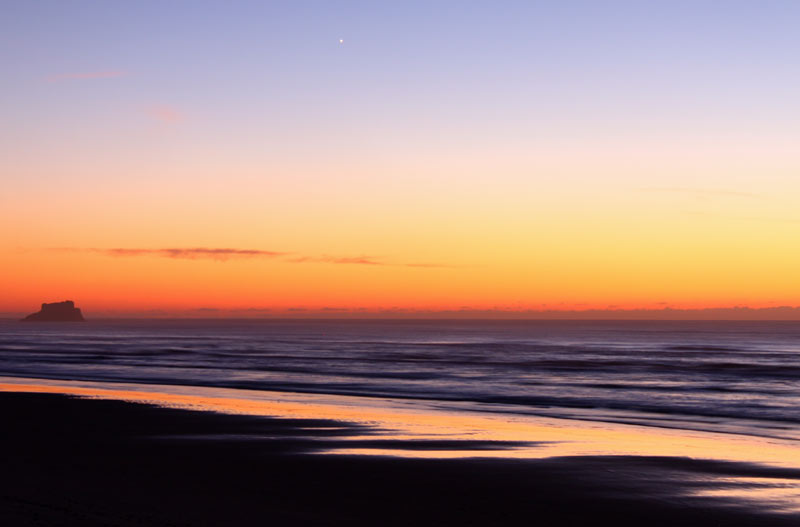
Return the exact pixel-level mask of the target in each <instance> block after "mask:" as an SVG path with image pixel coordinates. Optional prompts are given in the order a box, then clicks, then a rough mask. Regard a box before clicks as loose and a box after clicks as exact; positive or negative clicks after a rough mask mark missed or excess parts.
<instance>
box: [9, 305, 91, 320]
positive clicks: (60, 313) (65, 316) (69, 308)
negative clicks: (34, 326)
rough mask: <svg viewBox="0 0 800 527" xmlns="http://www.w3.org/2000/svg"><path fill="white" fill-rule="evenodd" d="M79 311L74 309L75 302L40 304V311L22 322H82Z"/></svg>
mask: <svg viewBox="0 0 800 527" xmlns="http://www.w3.org/2000/svg"><path fill="white" fill-rule="evenodd" d="M83 321H84V318H83V315H82V314H81V310H80V309H79V308H77V307H75V302H73V301H72V300H65V301H64V302H53V303H52V304H42V309H41V310H40V311H38V312H37V313H32V314H30V315H28V316H27V317H25V318H23V319H22V322H83Z"/></svg>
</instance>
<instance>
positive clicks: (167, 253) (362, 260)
mask: <svg viewBox="0 0 800 527" xmlns="http://www.w3.org/2000/svg"><path fill="white" fill-rule="evenodd" d="M48 250H49V251H54V252H64V253H95V254H102V255H105V256H113V257H119V258H125V257H138V256H154V257H160V258H171V259H175V260H216V261H219V262H224V261H227V260H232V259H247V258H271V259H277V260H279V261H281V262H285V263H296V264H303V263H323V264H336V265H368V266H380V267H410V268H420V269H436V268H442V269H445V268H453V267H455V266H451V265H444V264H437V263H425V262H422V263H388V262H383V261H381V260H379V259H377V258H375V257H372V256H366V255H360V256H330V255H322V256H292V254H293V253H290V252H284V251H267V250H262V249H234V248H230V247H222V248H219V247H168V248H161V249H146V248H128V247H112V248H107V249H101V248H94V247H87V248H82V247H53V248H50V249H48Z"/></svg>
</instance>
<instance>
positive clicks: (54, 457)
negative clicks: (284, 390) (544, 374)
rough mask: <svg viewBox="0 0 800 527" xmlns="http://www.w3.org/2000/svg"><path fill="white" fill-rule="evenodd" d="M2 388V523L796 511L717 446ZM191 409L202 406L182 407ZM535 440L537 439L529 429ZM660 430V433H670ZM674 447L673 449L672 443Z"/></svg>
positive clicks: (782, 490) (473, 519)
mask: <svg viewBox="0 0 800 527" xmlns="http://www.w3.org/2000/svg"><path fill="white" fill-rule="evenodd" d="M2 389H3V390H6V391H3V392H0V412H2V414H1V415H2V416H3V432H2V434H1V435H0V441H2V449H3V452H4V456H3V458H4V462H3V478H0V481H2V483H0V523H2V524H3V525H124V526H127V525H131V526H132V525H521V524H525V525H531V524H541V525H585V524H597V523H598V522H603V523H606V522H614V523H615V524H617V525H649V526H661V525H663V526H667V525H669V526H675V525H704V526H705V525H731V526H745V525H747V526H749V525H776V526H778V525H786V526H789V525H798V521H800V516H798V515H797V513H796V512H792V508H793V507H792V503H790V501H791V499H792V496H794V495H796V494H793V493H794V492H796V487H797V485H798V483H800V469H798V468H794V467H793V466H792V465H793V463H791V462H787V463H783V464H781V463H765V462H763V461H762V462H760V463H751V462H745V461H742V459H741V458H740V456H741V455H742V454H741V453H740V454H736V455H734V456H732V458H734V459H736V461H726V460H725V459H724V458H725V453H724V452H720V453H719V455H718V456H716V458H715V459H711V458H706V459H701V458H691V457H685V456H676V455H631V453H630V449H629V448H628V447H625V445H620V448H619V451H618V452H617V454H618V455H609V454H608V453H605V454H603V455H588V454H587V455H555V456H551V455H541V456H539V457H536V456H535V455H534V456H517V457H514V455H515V454H519V453H520V452H523V453H524V452H529V453H530V452H536V451H545V452H546V451H547V449H548V448H552V445H553V444H554V443H557V442H556V441H555V440H554V436H547V434H545V431H546V428H547V427H543V428H530V426H528V425H529V424H530V423H527V424H526V426H528V428H526V429H527V430H529V435H528V436H525V435H523V434H520V433H519V429H518V427H515V426H511V430H512V432H513V433H508V432H503V433H502V434H499V435H498V434H488V433H487V434H477V433H474V431H472V432H470V433H465V434H462V435H454V434H443V433H441V430H439V429H437V428H436V424H437V423H438V422H439V421H440V419H439V417H441V416H438V417H437V414H436V413H435V412H433V413H423V414H422V415H420V414H419V413H415V411H412V409H403V408H401V409H399V410H396V411H397V412H398V413H399V414H401V415H405V416H406V417H405V418H404V419H405V420H406V421H412V422H413V421H414V419H411V418H409V417H408V416H409V415H416V416H417V420H418V421H419V420H421V422H422V423H427V425H426V426H428V428H427V429H425V431H424V432H425V433H419V432H420V431H419V430H416V433H409V430H404V431H402V433H397V431H396V430H394V431H390V430H386V429H385V428H386V424H387V422H389V421H387V420H386V419H384V420H383V421H382V420H381V419H379V418H375V417H374V416H373V417H372V418H368V419H364V420H361V421H359V420H357V419H347V418H346V417H347V416H348V415H350V416H353V415H370V412H371V411H373V410H374V408H373V407H372V406H369V405H367V406H366V407H363V406H362V407H359V405H362V404H363V403H360V402H357V403H353V404H355V406H353V407H347V406H342V405H341V404H339V405H338V406H337V405H336V404H333V403H331V405H330V406H331V407H334V408H338V409H339V412H340V413H338V414H337V413H336V412H331V411H327V412H325V411H321V410H320V408H319V407H314V405H313V404H312V402H311V401H310V400H305V399H303V398H302V397H301V398H300V402H298V400H297V399H294V400H291V401H289V402H286V401H284V403H285V404H290V405H296V406H297V407H298V408H300V407H303V408H306V409H307V412H305V413H304V412H301V411H299V410H298V409H297V408H295V409H294V410H293V411H291V412H284V413H280V412H277V411H276V410H275V409H274V408H273V409H272V410H271V411H272V412H276V413H277V415H280V417H267V416H265V415H263V414H264V413H266V412H264V408H263V404H262V405H261V406H260V407H259V405H257V404H256V405H255V407H253V406H250V407H248V405H247V404H244V403H241V404H240V405H239V408H238V410H236V407H237V405H236V404H234V403H231V402H230V400H227V403H225V401H226V400H225V399H224V398H221V397H220V398H219V399H218V400H214V399H215V398H213V397H212V398H206V400H205V401H204V400H202V399H199V398H198V397H197V396H196V394H195V395H192V396H186V397H189V398H190V399H188V400H182V399H181V397H182V396H181V395H175V394H172V395H170V394H160V395H159V394H155V393H152V392H140V393H139V394H138V395H136V394H132V395H131V394H129V395H128V396H123V395H121V394H117V395H116V396H112V395H111V394H110V393H105V394H103V393H102V390H97V389H92V388H81V389H85V390H86V392H82V393H80V395H81V396H82V397H80V398H79V397H76V396H75V395H65V394H63V393H34V392H36V391H51V392H58V391H61V392H68V391H70V389H71V390H72V392H73V393H76V390H77V391H80V390H81V389H79V388H76V387H72V388H65V387H64V386H61V387H52V386H50V387H48V386H45V385H42V386H38V387H37V386H31V385H22V384H19V385H14V384H5V385H3V387H2ZM9 390H11V391H9ZM125 393H129V392H125ZM92 394H94V397H93V398H86V397H87V396H89V395H92ZM98 394H100V395H101V396H102V397H106V398H97V395H98ZM137 397H138V399H139V400H140V401H146V402H149V403H155V402H158V400H159V399H160V401H161V402H160V404H161V405H162V406H155V405H154V404H143V403H142V402H131V401H132V400H136V399H137ZM114 399H127V400H114ZM309 399H311V398H309ZM246 402H247V401H246V400H245V403H246ZM250 402H251V403H252V401H250ZM193 404H194V405H197V406H198V407H201V408H203V409H202V410H189V409H187V408H190V407H192V405H193ZM213 404H218V405H223V404H227V405H228V407H229V411H235V412H236V414H231V413H219V411H217V412H214V411H208V410H209V409H214V408H212V405H213ZM163 405H171V406H173V407H172V408H168V407H164V406H163ZM256 407H257V408H256ZM370 408H373V410H370ZM231 409H233V410H231ZM216 410H220V408H216ZM329 410H330V409H329ZM315 414H320V415H326V416H328V417H326V418H315V417H314V415H315ZM291 415H293V416H295V417H290V416H291ZM330 416H337V417H338V418H335V419H332V418H329V417H330ZM456 418H458V419H462V418H464V419H468V420H469V419H472V421H469V423H471V424H469V423H468V424H469V426H473V427H474V426H477V425H475V424H474V419H480V417H479V416H478V417H471V416H466V417H456ZM511 424H512V425H513V424H514V423H513V422H511ZM517 424H519V423H517ZM545 424H547V423H545ZM462 425H464V423H460V424H459V425H458V426H462ZM452 426H454V425H452ZM555 428H559V427H558V426H556V427H555ZM562 428H563V430H562V440H563V441H562V442H563V443H564V444H569V442H570V439H571V438H572V439H574V437H575V436H574V434H572V435H571V432H570V431H572V432H574V430H576V429H578V430H579V429H580V427H579V426H578V427H576V426H572V425H564V426H563V427H562ZM620 429H622V430H624V429H625V427H621V428H620V427H617V428H616V429H615V428H611V427H607V426H605V425H604V426H603V427H601V428H597V426H596V425H595V424H590V425H586V430H590V431H591V430H594V431H595V433H598V434H599V435H600V436H603V435H607V434H612V435H613V434H614V433H619V430H620ZM437 430H438V432H437ZM468 430H471V429H468ZM587 433H588V432H587ZM641 433H646V431H645V432H641ZM653 433H654V434H657V433H660V432H658V431H655V432H653ZM537 436H542V437H545V436H546V438H545V439H544V440H542V441H539V442H537V441H536V437H537ZM666 437H667V438H668V439H667V440H665V442H666V443H670V444H671V443H675V442H676V441H678V439H676V436H675V435H672V436H670V435H669V434H667V435H666ZM687 441H688V440H687ZM687 444H688V443H687ZM730 444H735V442H734V443H730ZM721 445H723V446H724V443H721ZM778 447H780V445H778V444H777V443H776V448H778ZM676 448H677V449H678V451H680V449H681V445H680V443H678V444H677V446H676ZM787 448H789V447H787ZM354 452H358V453H359V454H362V453H370V452H371V453H372V454H373V455H354ZM556 452H561V453H563V452H569V450H563V451H558V450H556ZM786 452H790V450H789V449H787V450H786ZM484 454H485V456H484ZM476 456H482V457H476ZM779 457H780V456H779ZM737 493H738V494H737ZM742 496H745V497H748V496H749V499H745V498H743V497H742ZM787 500H788V501H787Z"/></svg>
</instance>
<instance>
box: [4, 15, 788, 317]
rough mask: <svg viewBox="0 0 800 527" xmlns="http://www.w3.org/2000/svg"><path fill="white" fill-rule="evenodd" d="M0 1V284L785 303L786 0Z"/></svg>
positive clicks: (560, 304)
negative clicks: (521, 0) (722, 0)
mask: <svg viewBox="0 0 800 527" xmlns="http://www.w3.org/2000/svg"><path fill="white" fill-rule="evenodd" d="M3 12H4V14H3V16H2V17H0V71H2V90H0V115H1V116H2V119H0V225H2V226H3V227H2V229H0V267H2V269H0V289H1V290H2V294H1V295H0V312H7V313H19V312H27V311H31V310H35V309H36V308H37V307H38V305H39V304H40V303H41V302H49V301H58V300H64V299H73V300H75V301H76V303H77V304H78V305H79V306H80V307H82V308H83V309H84V311H86V312H87V313H91V312H95V313H116V314H121V315H124V314H133V313H148V312H149V313H162V314H180V313H189V312H193V311H197V312H215V313H225V312H230V313H245V312H252V313H292V312H294V313H301V312H309V313H311V312H313V313H319V312H323V311H326V310H328V311H331V312H343V313H344V312H347V313H349V312H354V313H360V314H365V313H366V314H369V313H376V312H384V311H402V312H410V313H428V312H437V311H442V312H452V311H459V310H462V311H464V310H466V311H469V310H477V311H486V310H490V311H491V310H495V311H499V312H509V313H513V312H527V311H531V310H533V311H536V310H585V309H594V310H597V309H599V310H604V309H663V308H664V307H670V308H674V309H694V308H718V307H730V306H749V307H754V308H760V307H775V306H797V305H800V273H798V272H797V269H800V243H799V242H798V240H800V206H798V205H800V146H798V145H800V98H798V97H797V93H798V92H800V32H798V31H797V27H799V26H800V3H798V2H794V1H772V0H760V1H755V0H753V1H736V0H730V1H726V2H720V1H703V0H693V1H680V0H678V1H672V0H671V1H627V2H624V1H612V0H609V1H597V0H594V1H570V0H566V1H563V2H550V1H525V2H515V1H506V2H502V1H501V2H497V1H493V2H489V1H487V2H470V1H458V2H448V1H437V2H429V1H425V2H416V1H402V2H400V1H398V2H389V1H387V2H338V1H320V2H305V1H299V0H297V1H286V2H277V1H276V2H266V1H259V2H245V1H226V2H223V1H218V2H215V1H170V2H160V1H142V2H122V1H94V2H90V1H80V0H74V1H69V2H64V1H53V2H48V1H36V2H30V1H16V0H4V1H3ZM203 310H206V311H203ZM215 310H216V311H215Z"/></svg>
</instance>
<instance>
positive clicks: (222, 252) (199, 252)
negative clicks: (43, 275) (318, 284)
mask: <svg viewBox="0 0 800 527" xmlns="http://www.w3.org/2000/svg"><path fill="white" fill-rule="evenodd" d="M51 250H53V251H58V252H85V253H98V254H103V255H106V256H116V257H135V256H159V257H162V258H172V259H176V260H201V259H205V260H217V261H226V260H231V259H234V258H236V259H243V258H277V257H280V256H285V255H287V254H289V253H285V252H279V251H264V250H260V249H231V248H227V247H223V248H216V247H214V248H212V247H187V248H171V247H170V248H165V249H135V248H134V249H130V248H119V247H115V248H110V249H97V248H85V249H84V248H71V247H63V248H55V249H51Z"/></svg>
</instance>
